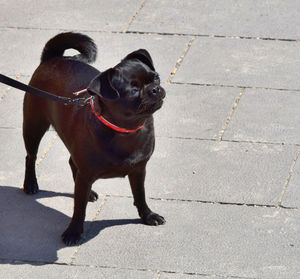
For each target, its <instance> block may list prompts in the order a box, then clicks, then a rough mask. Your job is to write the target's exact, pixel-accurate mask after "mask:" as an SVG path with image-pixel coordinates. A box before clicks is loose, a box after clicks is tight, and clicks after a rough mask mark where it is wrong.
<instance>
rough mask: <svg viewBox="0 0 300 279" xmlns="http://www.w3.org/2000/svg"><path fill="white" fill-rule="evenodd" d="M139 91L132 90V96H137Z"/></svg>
mask: <svg viewBox="0 0 300 279" xmlns="http://www.w3.org/2000/svg"><path fill="white" fill-rule="evenodd" d="M138 92H139V91H138V90H137V89H131V94H132V95H135V94H137V93H138Z"/></svg>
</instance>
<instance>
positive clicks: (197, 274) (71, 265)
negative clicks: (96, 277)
mask: <svg viewBox="0 0 300 279" xmlns="http://www.w3.org/2000/svg"><path fill="white" fill-rule="evenodd" d="M0 264H14V265H16V264H31V265H36V264H39V265H45V264H48V265H53V266H68V267H74V268H75V267H88V268H95V269H97V268H98V269H100V268H103V269H117V270H131V271H132V270H133V271H146V272H154V273H155V272H156V274H155V275H156V276H157V274H158V273H159V274H160V275H161V274H179V275H189V276H192V275H195V276H215V277H220V278H229V279H234V278H239V279H258V278H257V277H244V276H242V277H241V276H238V275H220V274H212V273H199V272H178V271H169V270H152V269H147V268H130V267H118V266H106V265H87V264H67V263H60V262H49V261H31V260H7V259H0ZM155 278H156V279H158V278H160V277H155ZM191 278H192V277H191Z"/></svg>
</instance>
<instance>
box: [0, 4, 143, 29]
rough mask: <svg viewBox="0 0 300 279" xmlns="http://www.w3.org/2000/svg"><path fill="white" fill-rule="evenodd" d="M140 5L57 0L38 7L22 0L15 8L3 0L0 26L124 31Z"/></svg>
mask: <svg viewBox="0 0 300 279" xmlns="http://www.w3.org/2000/svg"><path fill="white" fill-rule="evenodd" d="M141 3H142V1H141V0H124V1H122V4H121V5H120V1H118V0H112V1H97V0H93V1H89V2H88V3H87V2H86V1H84V0H80V1H78V0H71V1H70V0H54V1H51V2H41V3H39V4H38V5H37V4H36V2H32V1H29V2H28V1H21V2H19V3H18V6H17V7H15V8H12V5H11V3H9V2H7V1H4V0H1V1H0V5H1V11H0V18H1V23H0V27H21V28H26V29H29V28H33V29H36V28H40V29H63V30H66V29H73V30H74V29H76V30H95V31H99V30H102V31H103V30H104V31H123V30H124V29H125V28H126V26H127V24H128V23H129V21H130V20H131V18H132V17H133V16H134V14H135V13H136V11H137V9H138V8H139V7H140V5H141ZM116 7H119V8H116ZM24 11H27V12H26V13H24Z"/></svg>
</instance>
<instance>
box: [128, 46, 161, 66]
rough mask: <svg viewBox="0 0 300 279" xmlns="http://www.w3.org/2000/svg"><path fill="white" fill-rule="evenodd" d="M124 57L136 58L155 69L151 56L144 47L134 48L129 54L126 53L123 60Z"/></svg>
mask: <svg viewBox="0 0 300 279" xmlns="http://www.w3.org/2000/svg"><path fill="white" fill-rule="evenodd" d="M126 59H138V60H140V61H141V62H143V63H144V64H146V65H147V66H148V67H149V68H150V69H151V70H152V71H155V69H154V65H153V61H152V58H151V56H150V54H149V52H148V51H147V50H145V49H139V50H136V51H134V52H132V53H130V54H128V55H127V56H126V57H125V58H124V60H126Z"/></svg>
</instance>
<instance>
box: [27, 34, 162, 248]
mask: <svg viewBox="0 0 300 279" xmlns="http://www.w3.org/2000/svg"><path fill="white" fill-rule="evenodd" d="M67 48H74V49H77V50H78V51H80V53H81V54H79V55H76V56H74V57H67V58H66V57H63V56H62V55H63V52H64V50H65V49H67ZM95 58H96V46H95V44H94V43H93V41H92V40H91V39H90V38H89V37H87V36H85V35H82V34H76V33H63V34H59V35H57V36H56V37H54V38H52V39H51V40H50V41H49V42H48V43H47V44H46V46H45V48H44V50H43V54H42V58H41V64H40V65H39V67H38V68H37V69H36V70H35V72H34V74H33V76H32V78H31V81H30V85H32V86H33V87H36V88H40V89H42V90H45V91H48V92H51V93H57V94H58V95H60V96H65V97H74V96H73V92H75V91H78V90H80V89H83V88H87V90H88V92H89V93H90V94H91V95H93V97H94V109H95V110H96V111H97V113H98V114H101V115H102V116H103V117H105V118H106V119H107V120H108V121H109V122H111V123H113V124H115V125H117V126H119V127H122V128H125V129H127V130H134V129H135V128H137V127H142V128H140V129H139V130H138V131H136V132H133V133H128V134H126V133H121V132H117V131H115V130H113V129H111V128H109V127H107V126H106V125H105V124H103V123H102V122H100V120H99V119H98V118H97V117H96V116H95V115H94V113H93V111H92V110H91V108H90V107H89V106H85V107H78V106H64V105H62V104H59V103H56V102H53V101H50V100H46V99H44V98H41V97H37V96H34V95H31V94H28V93H26V94H25V97H24V106H23V116H24V117H23V138H24V143H25V147H26V151H27V156H26V168H25V179H24V192H25V193H27V194H35V193H37V192H38V190H39V187H38V182H37V179H36V174H35V161H36V154H37V151H38V146H39V143H40V140H41V138H42V137H43V135H44V134H45V132H46V131H47V130H48V129H49V126H50V125H52V126H53V127H54V128H55V130H56V131H57V133H58V135H59V136H60V138H61V139H62V141H63V142H64V144H65V146H66V147H67V149H68V150H69V152H70V159H69V164H70V167H71V170H72V174H73V178H74V182H75V194H74V213H73V217H72V221H71V223H70V225H69V227H68V228H67V229H66V231H65V232H64V233H63V235H62V238H63V241H64V243H66V244H67V245H72V244H75V243H77V242H78V241H79V240H80V238H81V234H82V232H83V223H84V219H85V210H86V206H87V202H88V201H95V200H96V199H97V198H98V195H97V194H96V193H95V192H94V191H92V190H91V188H92V184H93V183H94V182H95V181H96V180H97V179H99V178H113V177H125V176H128V178H129V182H130V186H131V190H132V193H133V197H134V204H135V206H136V207H137V210H138V213H139V215H140V217H141V219H142V221H143V222H144V223H145V224H148V225H161V224H164V223H165V220H164V218H163V217H162V216H160V215H158V214H156V213H154V212H152V211H151V209H150V208H149V207H148V205H147V203H146V198H145V189H144V181H145V175H146V165H147V162H148V160H149V159H150V157H151V155H152V153H153V151H154V146H155V137H154V127H153V116H152V114H153V113H154V112H155V111H156V110H158V109H159V108H160V107H161V106H162V104H163V98H164V97H165V90H164V89H163V88H162V87H161V86H160V81H159V78H158V74H157V73H156V72H155V70H154V66H153V62H152V58H151V56H150V54H149V53H148V52H147V51H146V50H142V49H140V50H137V51H135V52H132V53H130V54H129V55H128V56H127V57H125V59H123V60H122V61H121V62H120V63H119V64H118V65H116V66H115V67H113V68H110V69H108V70H106V71H104V72H103V73H100V72H99V71H98V70H97V69H95V68H94V67H92V66H90V65H88V64H86V62H93V61H94V60H95Z"/></svg>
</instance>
